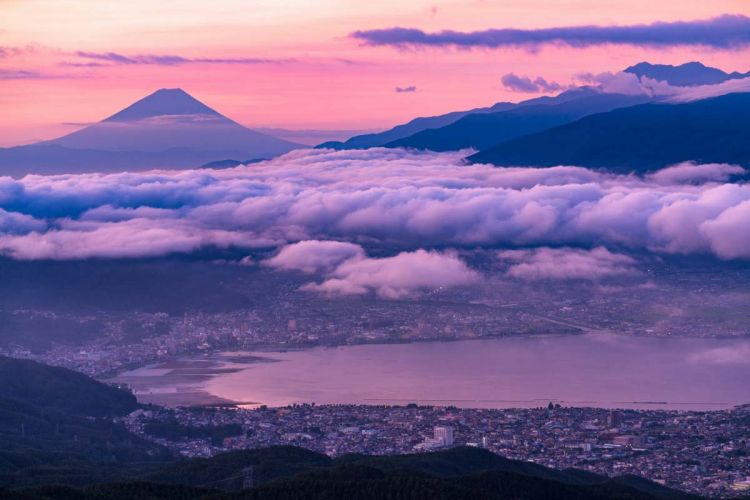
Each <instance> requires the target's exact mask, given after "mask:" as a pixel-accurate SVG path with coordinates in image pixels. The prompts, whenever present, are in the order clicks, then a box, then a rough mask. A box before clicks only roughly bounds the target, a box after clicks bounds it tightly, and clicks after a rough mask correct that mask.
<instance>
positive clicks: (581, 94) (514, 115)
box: [385, 87, 652, 151]
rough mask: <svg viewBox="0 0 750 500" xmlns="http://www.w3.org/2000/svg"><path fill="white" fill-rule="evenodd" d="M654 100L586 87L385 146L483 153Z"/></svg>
mask: <svg viewBox="0 0 750 500" xmlns="http://www.w3.org/2000/svg"><path fill="white" fill-rule="evenodd" d="M650 100H652V98H650V97H648V96H646V95H623V94H605V93H602V92H600V91H599V90H597V89H593V88H590V87H582V88H578V89H574V90H569V91H566V92H563V93H562V94H560V95H558V96H555V97H546V98H541V99H532V100H530V101H526V102H524V103H521V104H519V105H518V106H515V107H514V108H511V109H509V110H506V111H501V112H496V113H481V114H470V115H467V116H464V117H463V118H461V119H459V120H457V121H455V122H454V123H451V124H450V125H447V126H445V127H441V128H434V129H429V130H423V131H421V132H418V133H416V134H414V135H411V136H409V137H405V138H403V139H399V140H397V141H393V142H390V143H388V144H386V145H385V146H386V147H403V148H414V149H428V150H431V151H455V150H459V149H465V148H474V149H477V150H482V149H486V148H489V147H491V146H494V145H495V144H499V143H501V142H503V141H506V140H509V139H513V138H516V137H521V136H523V135H526V134H531V133H534V132H539V131H542V130H545V129H548V128H551V127H555V126H558V125H562V124H564V123H570V122H572V121H574V120H577V119H578V118H581V117H583V116H586V115H590V114H593V113H600V112H603V111H610V110H612V109H616V108H622V107H625V106H633V105H636V104H642V103H645V102H648V101H650Z"/></svg>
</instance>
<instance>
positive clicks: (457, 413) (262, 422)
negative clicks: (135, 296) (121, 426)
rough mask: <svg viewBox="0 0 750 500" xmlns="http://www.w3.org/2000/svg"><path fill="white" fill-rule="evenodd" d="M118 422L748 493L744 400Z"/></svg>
mask: <svg viewBox="0 0 750 500" xmlns="http://www.w3.org/2000/svg"><path fill="white" fill-rule="evenodd" d="M123 422H124V423H125V425H126V426H127V428H128V429H130V430H131V431H132V432H134V433H136V434H138V435H139V436H142V437H145V438H147V439H150V440H153V441H155V442H157V443H159V444H162V445H164V446H167V447H169V448H171V449H173V450H175V451H177V452H179V453H180V454H182V455H184V456H187V457H196V456H212V455H214V454H216V453H220V452H224V451H228V450H235V449H246V448H261V447H267V446H272V445H279V444H291V445H295V446H300V447H305V448H309V449H311V450H316V451H319V452H322V453H326V454H328V455H330V456H339V455H343V454H347V453H363V454H375V455H392V454H401V453H411V452H414V451H430V450H434V449H437V448H440V447H441V446H444V445H447V446H450V445H468V446H478V447H483V448H486V449H488V450H490V451H493V452H495V453H498V454H500V455H501V456H504V457H507V458H514V459H519V460H529V461H532V462H535V463H537V464H540V465H545V466H549V467H554V468H558V469H566V468H571V467H572V468H578V469H584V470H590V471H593V472H598V473H601V474H606V475H622V474H635V475H639V476H642V477H645V478H647V479H651V480H654V481H657V482H660V483H662V484H664V485H667V486H670V487H673V488H676V489H680V490H683V491H687V492H691V493H696V494H701V495H706V496H732V495H740V494H743V493H744V494H747V492H748V491H750V477H749V476H750V433H748V424H749V423H750V405H746V406H741V407H736V408H733V409H730V410H721V411H707V412H697V411H679V412H678V411H666V410H604V409H596V408H562V407H560V406H559V405H554V404H553V403H549V405H545V406H543V407H540V408H536V409H508V410H488V409H458V408H451V407H425V406H417V405H407V406H353V405H294V406H289V407H283V408H266V407H261V408H256V409H242V408H218V407H217V408H183V409H165V408H160V407H152V408H148V409H141V410H136V411H135V412H133V413H131V414H130V415H129V416H127V417H125V418H124V419H123ZM165 429H167V430H168V431H167V430H165ZM195 429H200V430H202V432H201V433H196V432H195ZM446 433H449V435H450V438H449V439H448V440H447V441H446ZM195 434H198V435H199V437H194V435H195ZM438 434H439V435H438ZM161 436H168V438H165V437H161ZM191 436H193V437H191ZM436 438H437V439H436Z"/></svg>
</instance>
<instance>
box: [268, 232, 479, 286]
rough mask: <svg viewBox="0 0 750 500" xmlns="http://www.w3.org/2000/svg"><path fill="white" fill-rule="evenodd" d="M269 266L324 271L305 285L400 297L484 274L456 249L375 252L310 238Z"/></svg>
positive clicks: (288, 248) (284, 250) (463, 282)
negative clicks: (382, 255)
mask: <svg viewBox="0 0 750 500" xmlns="http://www.w3.org/2000/svg"><path fill="white" fill-rule="evenodd" d="M264 264H265V265H268V266H270V267H274V268H278V269H285V270H298V271H302V272H305V273H320V274H323V276H324V278H325V279H324V280H323V281H322V282H320V283H315V282H312V283H308V284H306V285H303V286H302V287H301V290H305V291H311V292H323V293H326V294H330V295H363V294H366V293H369V292H375V293H376V294H377V295H378V296H380V297H383V298H389V299H398V298H402V297H406V296H409V295H413V294H414V293H416V292H420V291H427V290H431V289H436V288H440V287H451V286H457V285H468V284H471V283H474V282H476V281H478V280H479V275H478V274H477V273H476V272H475V271H472V270H471V269H469V268H468V267H467V266H466V264H465V263H464V262H463V261H462V260H461V259H459V258H458V256H457V255H456V253H455V252H435V251H429V252H428V251H425V250H417V251H415V252H401V253H399V254H398V255H395V256H393V257H385V258H379V259H378V258H370V257H367V256H366V255H365V251H364V249H363V248H362V247H361V246H359V245H354V244H352V243H345V242H338V241H318V240H308V241H301V242H299V243H294V244H292V245H289V246H286V247H284V248H282V249H281V251H280V252H279V253H278V255H276V256H275V257H273V258H271V259H269V260H267V261H265V262H264Z"/></svg>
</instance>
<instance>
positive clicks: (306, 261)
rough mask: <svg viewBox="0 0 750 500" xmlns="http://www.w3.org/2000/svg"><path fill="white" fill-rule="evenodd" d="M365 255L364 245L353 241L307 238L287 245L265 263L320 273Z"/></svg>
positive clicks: (280, 267)
mask: <svg viewBox="0 0 750 500" xmlns="http://www.w3.org/2000/svg"><path fill="white" fill-rule="evenodd" d="M364 257H365V251H364V250H363V249H362V247H361V246H359V245H355V244H353V243H345V242H341V241H319V240H307V241H300V242H298V243H295V244H293V245H287V246H285V247H284V248H282V249H281V251H280V252H279V253H278V254H277V255H276V256H275V257H273V258H271V259H268V260H267V261H265V264H266V265H268V266H270V267H274V268H277V269H287V270H297V271H302V272H305V273H320V272H326V271H328V272H330V271H332V270H334V269H335V268H336V267H338V266H339V265H340V264H341V263H343V262H344V261H346V260H349V259H358V260H359V259H363V258H364Z"/></svg>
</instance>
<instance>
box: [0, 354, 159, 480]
mask: <svg viewBox="0 0 750 500" xmlns="http://www.w3.org/2000/svg"><path fill="white" fill-rule="evenodd" d="M0 381H1V382H2V383H0V487H22V486H31V485H40V484H53V483H67V484H89V483H93V482H98V481H111V480H113V479H115V478H122V477H124V476H125V475H127V474H128V473H131V472H135V471H138V470H141V468H143V467H149V466H153V465H154V464H159V463H163V462H165V461H169V460H172V457H171V454H170V453H168V452H167V451H166V450H165V449H163V448H161V447H159V446H157V445H154V444H153V443H150V442H148V441H145V440H143V439H141V438H139V437H137V436H135V435H133V434H131V433H130V432H128V431H127V430H126V429H125V428H124V427H123V426H122V425H121V424H118V423H114V422H113V421H112V419H111V417H113V416H117V415H122V414H125V413H127V412H129V411H132V410H133V409H135V408H136V407H137V404H136V401H135V398H134V397H133V396H132V395H131V394H129V393H127V392H124V391H121V390H119V389H116V388H113V387H109V386H107V385H105V384H101V383H99V382H96V381H95V380H92V379H90V378H88V377H86V376H84V375H81V374H79V373H76V372H72V371H70V370H65V369H63V368H55V367H50V366H45V365H42V364H39V363H36V362H33V361H26V360H17V359H11V358H5V357H0ZM149 464H150V465H149Z"/></svg>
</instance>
